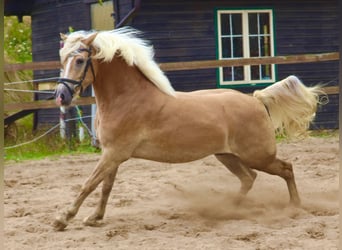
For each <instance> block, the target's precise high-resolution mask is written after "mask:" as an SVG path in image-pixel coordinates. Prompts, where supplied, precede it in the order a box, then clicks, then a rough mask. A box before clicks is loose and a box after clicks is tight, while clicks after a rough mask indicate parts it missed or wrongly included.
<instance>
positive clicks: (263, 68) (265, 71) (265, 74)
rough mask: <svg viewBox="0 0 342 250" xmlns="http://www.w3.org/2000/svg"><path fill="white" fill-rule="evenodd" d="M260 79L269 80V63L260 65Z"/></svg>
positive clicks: (270, 75)
mask: <svg viewBox="0 0 342 250" xmlns="http://www.w3.org/2000/svg"><path fill="white" fill-rule="evenodd" d="M261 73H262V79H265V80H269V79H271V78H272V70H271V65H261Z"/></svg>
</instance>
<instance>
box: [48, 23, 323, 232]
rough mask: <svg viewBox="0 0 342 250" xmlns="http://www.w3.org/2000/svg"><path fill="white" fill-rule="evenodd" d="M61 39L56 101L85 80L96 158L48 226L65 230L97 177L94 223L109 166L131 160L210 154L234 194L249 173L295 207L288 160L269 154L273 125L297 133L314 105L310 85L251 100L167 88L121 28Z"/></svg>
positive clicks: (139, 43) (272, 90) (109, 178)
mask: <svg viewBox="0 0 342 250" xmlns="http://www.w3.org/2000/svg"><path fill="white" fill-rule="evenodd" d="M63 38H64V40H65V45H64V48H63V49H61V51H60V54H61V62H62V64H63V73H62V78H61V79H60V81H59V82H60V84H59V85H58V86H57V89H56V101H57V103H58V104H59V105H65V106H67V105H69V104H70V103H71V100H72V98H73V95H74V94H75V93H77V92H78V91H80V89H82V88H85V87H87V85H89V84H91V83H92V84H93V88H94V92H95V98H96V105H97V114H96V115H97V119H96V120H97V136H98V139H99V141H100V143H101V149H102V154H101V158H100V160H99V162H98V163H97V166H96V167H95V169H94V171H93V173H92V174H91V175H90V177H89V178H88V179H87V180H86V182H85V183H84V185H83V188H82V191H81V192H80V194H79V195H78V196H77V198H76V199H75V201H74V202H73V203H72V205H71V206H70V207H69V208H67V209H66V210H64V211H62V212H61V213H60V214H59V215H58V216H57V218H56V220H55V222H54V227H55V228H56V230H63V229H64V228H65V227H66V226H67V224H68V221H69V220H70V219H71V218H73V217H74V216H75V215H76V213H77V212H78V210H79V208H80V206H81V204H82V202H83V201H84V200H85V198H86V197H87V196H88V195H89V194H90V193H91V192H92V191H93V190H94V189H95V188H96V187H97V186H98V185H99V184H100V183H101V182H103V186H102V195H101V198H100V201H99V204H98V206H97V208H96V210H95V211H94V213H93V214H92V215H90V216H89V217H87V218H85V220H84V223H85V224H86V225H96V224H97V223H98V220H101V219H102V218H103V216H104V213H105V207H106V203H107V200H108V197H109V194H110V192H111V189H112V186H113V183H114V179H115V175H116V173H117V169H118V167H119V165H120V164H121V163H122V162H124V161H126V160H128V159H129V158H131V157H136V158H143V159H148V160H154V161H159V162H170V163H180V162H189V161H193V160H197V159H200V158H203V157H206V156H208V155H215V156H216V157H217V159H218V160H219V161H220V162H222V163H223V164H224V165H225V166H226V167H227V168H228V169H229V170H230V171H231V172H232V173H234V174H235V175H236V176H237V177H238V178H239V179H240V181H241V189H240V194H241V197H243V196H244V195H246V194H247V192H248V191H249V190H250V189H251V188H252V185H253V182H254V180H255V178H256V172H255V171H254V170H253V169H255V170H260V171H264V172H267V173H269V174H272V175H278V176H280V177H282V178H283V179H284V180H285V181H286V183H287V186H288V189H289V194H290V202H291V203H293V204H295V205H299V204H300V198H299V195H298V192H297V188H296V184H295V179H294V174H293V170H292V165H291V164H290V163H287V162H285V161H282V160H280V159H278V158H277V157H276V140H275V130H277V131H280V132H282V133H285V134H287V135H289V136H297V135H300V134H302V133H303V132H304V131H305V130H306V129H307V127H308V125H309V123H310V121H311V120H312V119H313V115H314V113H315V111H316V107H317V104H318V102H319V100H318V95H319V94H320V93H321V92H320V91H321V90H320V89H319V87H310V88H309V87H305V86H304V85H303V84H302V83H301V82H300V81H299V80H298V78H296V77H295V76H290V77H288V78H286V79H284V80H283V81H281V82H278V83H275V84H274V85H272V86H270V87H268V88H266V89H264V90H261V91H256V92H255V93H254V96H249V95H246V94H243V93H240V92H238V91H234V90H223V89H216V90H200V91H194V92H189V93H183V92H176V91H174V90H173V88H172V87H171V85H170V83H169V82H168V79H167V78H166V77H165V75H164V74H163V73H162V72H161V70H160V69H159V67H158V65H157V64H156V63H155V62H154V61H153V50H152V48H151V47H149V46H147V44H146V43H145V42H144V41H143V40H141V39H139V38H137V37H136V36H135V31H132V30H131V29H121V30H115V31H106V32H99V33H84V32H75V33H72V34H71V35H69V36H68V37H66V36H63ZM90 69H91V70H90Z"/></svg>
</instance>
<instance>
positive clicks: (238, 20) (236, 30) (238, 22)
mask: <svg viewBox="0 0 342 250" xmlns="http://www.w3.org/2000/svg"><path fill="white" fill-rule="evenodd" d="M231 16H232V28H233V32H232V34H233V35H242V15H241V14H232V15H231Z"/></svg>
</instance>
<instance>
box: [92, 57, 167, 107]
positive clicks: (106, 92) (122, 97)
mask: <svg viewBox="0 0 342 250" xmlns="http://www.w3.org/2000/svg"><path fill="white" fill-rule="evenodd" d="M93 85H94V91H95V95H96V102H97V105H98V106H99V108H109V109H111V108H113V105H120V108H124V107H122V105H125V104H127V103H128V102H139V101H141V99H146V98H149V100H150V102H152V101H153V97H154V96H158V95H163V94H162V93H161V92H160V91H159V90H158V89H157V87H156V86H154V85H153V84H152V83H151V82H150V81H149V80H148V79H147V78H146V77H145V76H144V75H143V74H142V73H141V72H140V70H139V69H138V68H136V67H134V66H128V65H127V64H126V62H125V61H123V60H122V59H120V58H115V59H113V60H112V61H111V62H110V63H99V64H98V73H97V75H96V80H95V82H94V84H93Z"/></svg>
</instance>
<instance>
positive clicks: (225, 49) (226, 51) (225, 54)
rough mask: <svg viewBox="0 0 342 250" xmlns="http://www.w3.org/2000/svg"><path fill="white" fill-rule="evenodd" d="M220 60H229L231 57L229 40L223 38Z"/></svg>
mask: <svg viewBox="0 0 342 250" xmlns="http://www.w3.org/2000/svg"><path fill="white" fill-rule="evenodd" d="M221 43H222V45H221V46H222V58H230V57H232V52H231V49H230V45H231V44H230V38H228V37H224V38H222V42H221Z"/></svg>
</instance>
